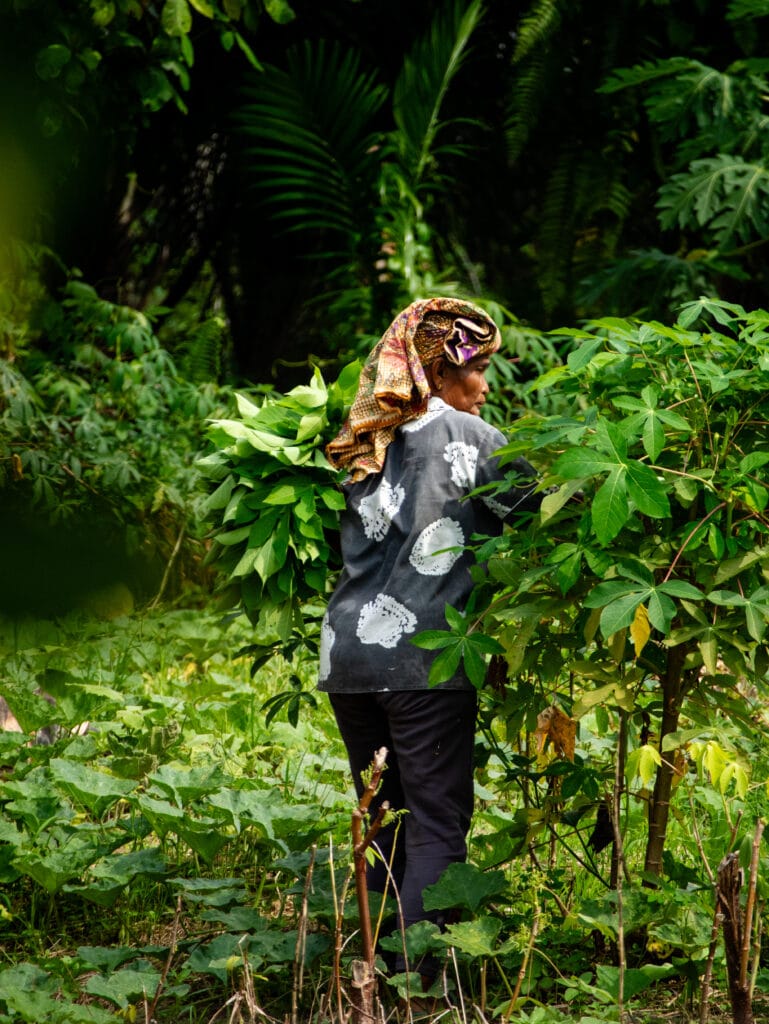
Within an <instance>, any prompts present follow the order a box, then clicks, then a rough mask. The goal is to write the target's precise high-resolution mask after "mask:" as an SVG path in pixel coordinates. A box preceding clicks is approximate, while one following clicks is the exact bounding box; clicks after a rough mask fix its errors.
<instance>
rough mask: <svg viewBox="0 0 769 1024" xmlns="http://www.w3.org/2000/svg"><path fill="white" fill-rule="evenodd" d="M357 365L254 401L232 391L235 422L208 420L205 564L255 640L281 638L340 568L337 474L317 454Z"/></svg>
mask: <svg viewBox="0 0 769 1024" xmlns="http://www.w3.org/2000/svg"><path fill="white" fill-rule="evenodd" d="M359 372H360V366H359V364H358V363H350V364H349V365H348V366H346V367H345V368H344V369H343V370H342V372H341V373H340V375H339V377H338V379H337V380H336V381H335V382H334V383H333V384H331V385H330V386H328V387H327V386H326V383H325V382H324V380H323V377H322V375H321V373H320V370H318V369H317V368H316V370H315V373H314V376H313V379H312V381H311V382H310V384H308V385H300V386H299V387H296V388H293V390H291V391H289V392H288V393H287V394H285V395H282V394H280V393H278V392H274V393H268V394H266V395H264V396H263V397H262V400H261V404H256V403H255V402H254V401H252V400H251V399H250V398H247V397H246V396H245V395H243V394H238V395H236V399H237V416H236V417H235V418H232V419H216V420H213V421H212V422H211V424H210V427H209V431H208V436H209V439H210V441H211V445H212V449H213V450H212V451H211V452H209V453H208V454H207V455H205V456H204V457H203V458H202V459H200V460H199V461H198V467H199V469H200V470H201V472H202V473H203V475H204V476H205V477H207V478H208V479H209V480H210V481H212V485H213V490H212V493H211V495H210V496H209V498H208V500H207V501H206V502H205V504H204V507H203V510H202V511H203V514H204V515H206V516H208V517H209V518H210V520H211V521H212V522H213V524H214V528H213V532H212V537H213V545H212V548H211V553H210V560H211V561H212V562H213V563H214V564H215V565H216V566H217V569H218V570H219V572H220V574H221V577H222V580H223V589H222V598H223V601H224V603H225V604H229V605H236V606H239V607H241V608H242V609H243V610H244V611H245V612H246V614H247V615H248V616H249V618H250V619H251V621H252V622H253V623H254V624H255V625H256V626H257V636H258V640H260V641H261V642H262V643H263V644H265V645H269V644H271V643H278V642H280V643H283V644H285V642H286V641H288V639H289V637H290V635H291V632H292V630H293V629H294V628H295V627H297V626H301V623H302V615H301V607H302V605H303V604H304V603H305V602H308V601H310V600H312V599H316V600H317V598H318V596H319V595H323V594H324V593H325V591H326V586H327V581H328V578H329V575H330V574H333V573H334V572H335V571H337V570H338V569H339V568H340V560H339V555H338V550H337V549H338V543H337V541H336V534H337V532H338V529H339V512H340V510H341V509H342V508H344V496H343V495H342V493H341V491H340V490H339V487H338V484H339V481H340V480H341V479H342V477H343V476H344V474H343V473H339V472H336V471H335V470H334V469H333V468H332V467H331V465H330V464H329V462H328V461H327V459H326V456H325V455H324V452H323V449H324V446H325V445H326V443H327V442H328V441H330V440H331V439H332V438H333V437H334V436H335V435H336V433H337V432H338V430H339V428H340V427H341V425H342V422H343V421H344V417H345V415H346V413H347V411H348V409H349V407H350V404H351V403H352V399H353V398H354V396H355V391H356V389H357V384H358V375H359Z"/></svg>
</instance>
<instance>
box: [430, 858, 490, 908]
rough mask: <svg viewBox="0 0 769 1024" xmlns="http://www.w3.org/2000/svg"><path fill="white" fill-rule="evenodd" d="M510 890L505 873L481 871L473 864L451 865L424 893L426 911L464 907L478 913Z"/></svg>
mask: <svg viewBox="0 0 769 1024" xmlns="http://www.w3.org/2000/svg"><path fill="white" fill-rule="evenodd" d="M506 889H507V882H506V880H505V875H504V872H502V871H481V869H480V868H478V867H476V866H475V865H474V864H465V863H456V864H450V865H449V866H448V867H447V868H446V870H445V871H444V872H443V874H442V875H441V877H440V878H439V879H438V881H437V882H435V883H434V884H433V885H428V886H427V888H426V889H425V891H424V899H423V903H424V908H425V910H448V909H450V908H453V907H464V908H465V909H466V910H469V911H470V912H471V913H473V914H476V913H477V912H478V911H479V910H480V909H481V907H482V906H483V905H484V904H486V903H488V902H490V901H491V900H493V899H494V897H496V896H501V895H502V893H504V892H505V891H506Z"/></svg>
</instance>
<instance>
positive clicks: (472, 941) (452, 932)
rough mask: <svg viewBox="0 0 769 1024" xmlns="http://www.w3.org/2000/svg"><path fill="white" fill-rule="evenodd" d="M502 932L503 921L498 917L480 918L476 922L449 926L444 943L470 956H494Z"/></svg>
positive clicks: (464, 922) (462, 922)
mask: <svg viewBox="0 0 769 1024" xmlns="http://www.w3.org/2000/svg"><path fill="white" fill-rule="evenodd" d="M501 930H502V921H501V920H500V919H499V918H498V917H479V918H476V920H474V921H460V923H459V924H450V925H447V926H446V932H445V937H444V942H445V943H446V945H447V946H455V947H456V948H457V949H460V950H461V951H462V952H463V953H467V954H468V956H473V957H479V956H480V957H487V956H494V954H495V952H496V949H497V940H498V939H499V933H500V931H501Z"/></svg>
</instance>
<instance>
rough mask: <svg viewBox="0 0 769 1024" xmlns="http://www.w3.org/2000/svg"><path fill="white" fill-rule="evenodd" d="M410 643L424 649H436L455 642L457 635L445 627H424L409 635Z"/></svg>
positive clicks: (449, 645)
mask: <svg viewBox="0 0 769 1024" xmlns="http://www.w3.org/2000/svg"><path fill="white" fill-rule="evenodd" d="M411 643H412V644H415V645H416V646H417V647H421V648H423V649H424V650H426V651H438V650H440V649H441V648H443V647H451V646H453V645H454V644H456V643H457V637H456V636H455V634H454V633H450V632H449V631H448V630H445V629H425V630H423V631H422V632H421V633H417V634H416V636H412V637H411Z"/></svg>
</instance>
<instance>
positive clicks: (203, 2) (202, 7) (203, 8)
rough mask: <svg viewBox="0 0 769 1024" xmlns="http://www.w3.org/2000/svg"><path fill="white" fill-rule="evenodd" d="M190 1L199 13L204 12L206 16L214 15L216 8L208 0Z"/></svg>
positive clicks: (211, 16)
mask: <svg viewBox="0 0 769 1024" xmlns="http://www.w3.org/2000/svg"><path fill="white" fill-rule="evenodd" d="M189 2H190V3H191V4H192V6H193V7H194V8H195V10H196V11H197V12H198V14H202V15H203V17H204V18H213V17H214V13H215V12H214V9H213V7H212V6H211V4H210V3H208V0H189Z"/></svg>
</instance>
